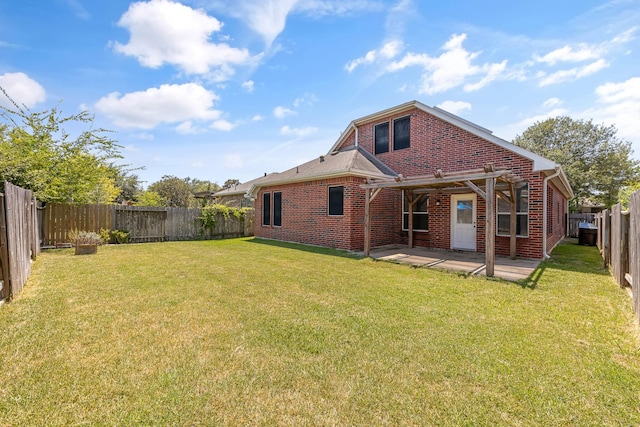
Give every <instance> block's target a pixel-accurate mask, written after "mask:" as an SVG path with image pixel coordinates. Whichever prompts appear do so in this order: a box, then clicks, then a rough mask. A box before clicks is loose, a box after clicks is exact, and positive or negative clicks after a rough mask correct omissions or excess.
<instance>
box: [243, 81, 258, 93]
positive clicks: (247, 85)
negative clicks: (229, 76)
mask: <svg viewBox="0 0 640 427" xmlns="http://www.w3.org/2000/svg"><path fill="white" fill-rule="evenodd" d="M254 86H255V83H254V82H253V80H247V81H246V82H243V83H242V89H244V90H246V91H247V92H249V93H252V92H253V89H254Z"/></svg>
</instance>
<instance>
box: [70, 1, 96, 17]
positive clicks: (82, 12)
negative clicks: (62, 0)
mask: <svg viewBox="0 0 640 427" xmlns="http://www.w3.org/2000/svg"><path fill="white" fill-rule="evenodd" d="M67 5H68V6H69V7H70V8H71V10H73V12H74V13H75V14H76V16H77V17H78V18H80V19H84V20H88V19H91V15H90V14H89V12H87V9H85V8H84V6H83V5H82V3H80V2H79V1H78V0H67Z"/></svg>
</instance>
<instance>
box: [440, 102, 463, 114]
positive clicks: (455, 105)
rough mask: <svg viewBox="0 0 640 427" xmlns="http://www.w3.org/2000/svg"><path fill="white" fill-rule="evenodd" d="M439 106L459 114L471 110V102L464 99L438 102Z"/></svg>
mask: <svg viewBox="0 0 640 427" xmlns="http://www.w3.org/2000/svg"><path fill="white" fill-rule="evenodd" d="M438 108H442V109H443V110H445V111H448V112H450V113H451V114H459V113H461V112H463V111H465V110H471V104H469V103H468V102H464V101H444V102H443V103H441V104H438Z"/></svg>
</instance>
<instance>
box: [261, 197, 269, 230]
mask: <svg viewBox="0 0 640 427" xmlns="http://www.w3.org/2000/svg"><path fill="white" fill-rule="evenodd" d="M262 225H271V193H264V194H263V195H262Z"/></svg>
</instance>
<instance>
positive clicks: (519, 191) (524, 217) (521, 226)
mask: <svg viewBox="0 0 640 427" xmlns="http://www.w3.org/2000/svg"><path fill="white" fill-rule="evenodd" d="M496 206H497V208H496V212H497V214H496V216H497V219H498V220H497V223H498V226H497V227H496V234H497V235H499V236H509V234H510V232H509V230H510V228H511V227H510V225H511V205H510V204H509V202H507V201H506V200H504V199H503V198H502V197H500V195H498V196H497V204H496ZM516 235H517V236H518V237H528V236H529V183H525V184H524V185H523V186H521V187H520V188H516Z"/></svg>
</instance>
